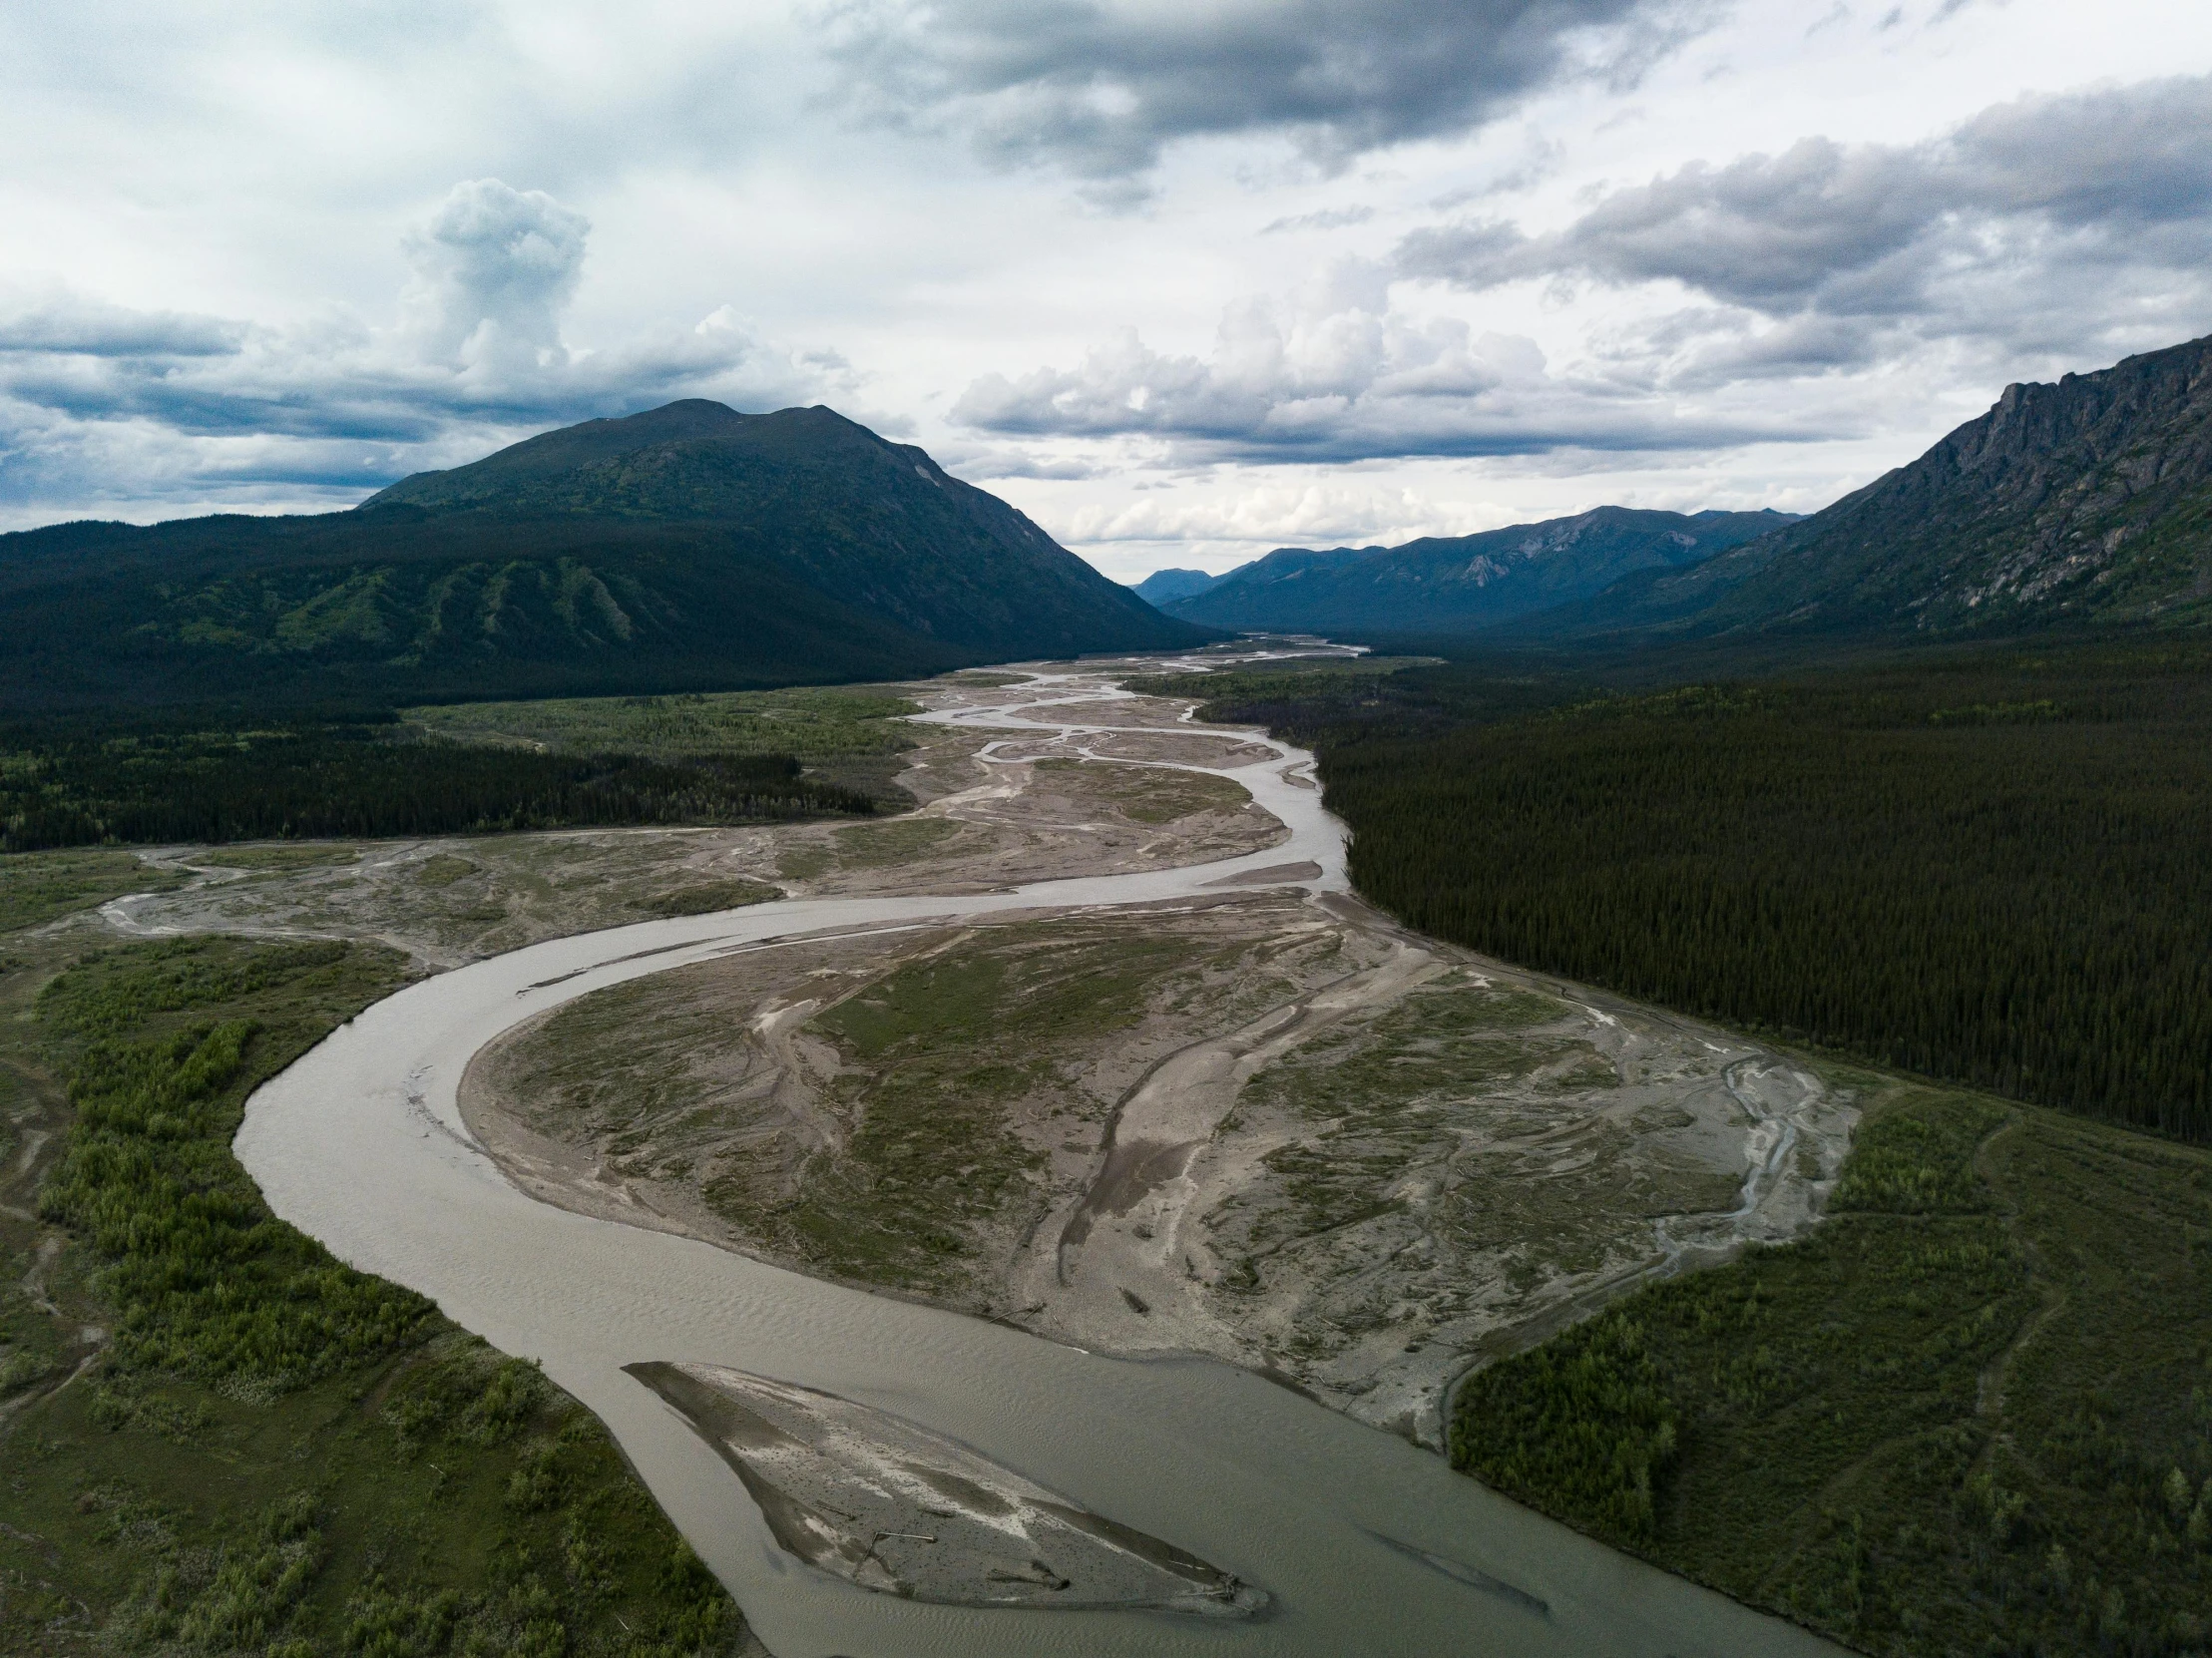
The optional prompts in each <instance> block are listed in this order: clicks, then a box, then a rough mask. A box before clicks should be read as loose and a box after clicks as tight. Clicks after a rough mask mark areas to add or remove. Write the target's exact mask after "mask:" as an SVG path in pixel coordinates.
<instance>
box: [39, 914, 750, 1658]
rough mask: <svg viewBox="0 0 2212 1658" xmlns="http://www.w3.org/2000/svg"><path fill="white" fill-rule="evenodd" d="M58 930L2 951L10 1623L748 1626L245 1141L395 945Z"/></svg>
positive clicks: (496, 1649)
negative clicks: (262, 1187)
mask: <svg viewBox="0 0 2212 1658" xmlns="http://www.w3.org/2000/svg"><path fill="white" fill-rule="evenodd" d="M54 948H57V947H52V946H49V947H47V950H48V952H49V954H46V955H41V954H40V952H39V951H37V950H27V951H25V953H24V954H22V955H19V956H17V957H15V958H13V959H12V961H11V971H9V972H8V973H7V975H6V977H5V979H0V1016H4V1017H0V1091H4V1094H5V1097H4V1098H0V1104H5V1105H6V1107H7V1111H6V1120H7V1122H8V1125H9V1133H10V1140H11V1143H10V1144H9V1145H8V1147H7V1148H6V1151H7V1160H6V1163H5V1165H4V1166H5V1168H6V1169H7V1170H8V1171H9V1172H8V1175H7V1183H8V1186H9V1189H8V1190H7V1192H6V1193H5V1194H4V1195H5V1199H6V1201H5V1205H4V1207H0V1236H4V1241H5V1247H6V1250H7V1254H8V1257H9V1260H10V1263H11V1269H12V1270H11V1271H10V1272H9V1275H8V1277H9V1288H8V1290H7V1292H6V1295H5V1299H4V1301H0V1320H4V1330H0V1342H4V1344H5V1345H4V1346H0V1411H4V1412H5V1413H6V1414H5V1417H4V1418H0V1480H4V1481H5V1487H6V1490H7V1493H8V1495H7V1503H6V1508H7V1524H6V1525H5V1526H4V1527H0V1649H4V1650H6V1651H9V1652H26V1653H33V1652H48V1651H51V1652H80V1651H83V1650H86V1648H87V1647H88V1646H98V1647H100V1648H102V1649H104V1650H110V1651H116V1652H122V1653H149V1654H151V1653H164V1654H170V1653H176V1654H245V1653H251V1654H264V1655H269V1658H276V1655H284V1658H295V1655H296V1658H305V1655H308V1654H324V1653H360V1654H375V1655H378V1658H404V1655H414V1654H425V1655H428V1654H449V1653H450V1654H492V1653H499V1654H509V1653H530V1654H548V1655H551V1654H564V1653H620V1654H630V1655H634V1658H647V1655H653V1658H674V1655H677V1654H693V1653H701V1652H714V1653H719V1652H728V1651H734V1650H735V1649H736V1647H737V1645H738V1643H739V1642H740V1640H741V1639H742V1627H741V1624H740V1621H739V1619H738V1617H737V1613H736V1610H735V1608H734V1607H733V1606H732V1605H731V1604H730V1603H729V1601H728V1599H727V1596H726V1595H725V1594H724V1593H723V1591H722V1590H721V1589H720V1587H719V1585H718V1584H716V1583H715V1582H714V1581H713V1579H712V1578H711V1577H710V1576H709V1575H708V1574H707V1573H706V1572H705V1571H704V1569H703V1568H702V1567H701V1566H699V1564H698V1563H697V1562H696V1560H695V1559H693V1558H692V1556H691V1555H690V1553H689V1551H688V1550H687V1549H686V1548H685V1547H684V1545H683V1544H682V1542H681V1540H680V1539H679V1538H678V1537H677V1536H676V1535H675V1533H674V1531H673V1530H672V1528H671V1527H670V1526H669V1525H668V1524H667V1522H666V1521H665V1519H664V1517H663V1516H662V1515H661V1513H660V1511H659V1510H658V1508H656V1507H655V1505H654V1504H653V1502H652V1499H651V1498H650V1496H649V1495H648V1494H647V1493H646V1492H645V1490H644V1489H643V1487H642V1486H641V1485H639V1483H638V1482H637V1480H636V1478H635V1477H634V1476H633V1475H632V1474H631V1473H630V1471H629V1469H628V1467H627V1465H626V1464H625V1463H624V1461H623V1460H622V1457H621V1455H620V1453H619V1452H618V1451H616V1449H615V1447H614V1445H613V1443H612V1442H611V1441H610V1440H609V1439H608V1437H607V1435H606V1434H605V1432H604V1431H603V1430H602V1429H601V1428H600V1427H599V1425H598V1423H597V1422H596V1421H595V1420H594V1419H593V1418H592V1417H591V1416H590V1415H589V1414H588V1413H586V1412H585V1411H584V1410H583V1409H582V1408H581V1407H579V1406H578V1405H576V1404H575V1402H574V1401H572V1400H570V1399H569V1398H568V1397H567V1396H566V1395H563V1394H561V1393H560V1392H559V1391H558V1390H556V1389H554V1388H552V1387H551V1386H550V1385H549V1384H547V1383H546V1382H545V1381H544V1379H543V1378H542V1377H541V1376H540V1375H539V1374H538V1372H537V1371H536V1369H535V1368H534V1367H532V1366H530V1365H528V1364H526V1363H523V1362H520V1361H516V1360H510V1359H504V1358H502V1357H501V1356H499V1355H498V1354H496V1353H494V1352H492V1351H491V1350H490V1349H488V1348H486V1347H485V1346H484V1345H483V1344H482V1343H480V1342H478V1341H476V1340H475V1339H474V1338H473V1337H470V1336H468V1335H467V1334H465V1333H464V1332H461V1331H459V1330H457V1329H455V1328H454V1327H452V1326H451V1325H449V1324H447V1323H446V1322H445V1321H444V1320H443V1319H442V1318H440V1317H439V1315H438V1314H437V1312H436V1310H435V1309H434V1308H433V1307H431V1306H430V1305H429V1304H428V1303H427V1302H425V1301H423V1300H422V1299H421V1298H420V1297H417V1296H415V1295H414V1294H412V1293H411V1292H409V1291H406V1290H402V1289H400V1288H398V1287H397V1286H395V1285H392V1284H388V1283H385V1282H383V1281H381V1280H378V1279H373V1278H369V1277H366V1276H364V1275H362V1274H359V1273H355V1272H353V1271H351V1270H350V1269H348V1268H346V1267H344V1266H342V1265H341V1264H339V1263H338V1262H336V1261H335V1260H333V1259H332V1258H331V1257H330V1256H329V1255H328V1254H327V1253H325V1252H324V1251H323V1250H322V1249H321V1248H320V1246H319V1245H317V1244H315V1243H314V1242H313V1241H312V1240H310V1239H307V1238H305V1237H303V1236H302V1235H301V1234H299V1233H298V1232H296V1231H294V1230H293V1229H292V1228H290V1227H288V1226H286V1225H284V1224H283V1223H282V1222H280V1221H278V1220H276V1219H275V1218H274V1217H273V1216H271V1215H270V1214H269V1213H268V1211H267V1209H266V1207H265V1206H264V1205H263V1204H262V1203H261V1200H260V1197H259V1194H258V1192H257V1191H256V1190H255V1188H254V1187H253V1185H252V1183H251V1181H250V1180H249V1179H248V1178H247V1177H246V1175H245V1173H244V1171H243V1170H242V1169H241V1168H239V1166H238V1165H237V1163H236V1161H235V1159H234V1158H232V1157H231V1155H230V1152H229V1142H230V1137H231V1135H232V1133H233V1132H234V1130H235V1126H236V1123H237V1118H238V1113H239V1109H240V1106H241V1104H242V1102H243V1100H244V1097H245V1095H246V1094H247V1092H249V1091H250V1089H251V1088H252V1086H253V1085H254V1084H255V1083H257V1082H258V1081H259V1080H260V1079H261V1078H262V1077H264V1076H266V1075H268V1074H270V1073H271V1072H273V1071H274V1070H276V1069H278V1068H280V1067H281V1066H282V1065H283V1064H285V1063H286V1062H288V1061H289V1060H290V1059H291V1058H292V1057H293V1056H295V1055H296V1054H297V1053H299V1052H300V1051H302V1050H303V1049H304V1048H305V1047H307V1046H308V1045H310V1044H311V1043H312V1042H313V1041H315V1040H316V1039H318V1038H319V1037H320V1036H322V1035H323V1034H324V1033H325V1032H327V1031H328V1030H329V1029H330V1028H331V1027H332V1026H334V1025H335V1024H336V1023H338V1022H339V1021H340V1020H343V1019H345V1018H349V1017H350V1016H351V1015H352V1014H353V1013H355V1012H357V1011H358V1010H359V1009H360V1008H362V1007H363V1006H366V1005H367V1004H368V1003H370V1002H372V1001H374V1000H376V999H378V998H379V997H381V996H383V995H385V994H388V993H389V991H390V990H391V989H393V988H394V987H395V986H396V985H397V984H398V983H399V980H400V975H401V971H402V967H403V963H402V961H401V959H400V958H398V957H397V956H396V955H394V954H392V953H389V952H385V951H382V950H378V949H374V948H365V947H358V946H347V945H335V944H309V945H267V944H252V943H245V942H242V941H235V940H221V939H185V940H176V941H167V942H163V943H159V944H153V945H143V946H134V947H130V948H127V949H118V950H113V951H107V952H100V953H95V954H92V955H88V956H85V957H83V958H81V959H78V960H76V961H74V962H67V961H58V960H55V959H54V958H53V957H52V955H51V954H50V952H51V951H52V950H53V949H54ZM57 969H59V971H56V970H57ZM34 1193H35V1195H34ZM33 1201H35V1203H36V1206H37V1207H36V1213H35V1215H34V1213H33V1211H32V1209H31V1203H32V1202H33Z"/></svg>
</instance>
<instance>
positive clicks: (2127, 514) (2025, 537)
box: [1527, 338, 2212, 638]
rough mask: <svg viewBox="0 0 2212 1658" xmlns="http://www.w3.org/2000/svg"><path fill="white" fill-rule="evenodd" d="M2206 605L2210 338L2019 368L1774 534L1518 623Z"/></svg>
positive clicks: (2102, 616) (1833, 625)
mask: <svg viewBox="0 0 2212 1658" xmlns="http://www.w3.org/2000/svg"><path fill="white" fill-rule="evenodd" d="M2207 621H2212V338H2207V339H2200V340H2193V341H2191V342H2189V343H2188V344H2186V345H2177V346H2173V347H2171V348H2169V349H2167V350H2164V351H2152V352H2147V353H2145V354H2144V355H2142V356H2138V357H2129V358H2128V359H2127V360H2126V361H2124V362H2121V363H2119V364H2116V365H2115V366H2113V367H2111V368H2108V369H2103V370H2100V371H2099V372H2097V373H2094V374H2069V375H2067V376H2066V377H2065V378H2064V379H2062V380H2060V381H2059V382H2058V383H2057V384H2055V385H2013V386H2007V387H2006V388H2005V389H2004V394H2003V396H2002V397H2000V398H1999V399H1998V400H1997V402H1996V403H1995V404H1994V406H1992V407H1991V410H1990V411H1989V413H1987V414H1985V415H1983V416H1982V417H1981V418H1979V419H1977V420H1971V421H1969V422H1967V424H1966V425H1964V426H1961V427H1960V428H1959V429H1958V430H1957V431H1955V432H1953V433H1951V435H1950V436H1948V437H1946V438H1945V439H1944V440H1943V441H1942V442H1941V443H1939V444H1937V445H1936V446H1935V447H1934V448H1933V449H1931V450H1929V451H1928V453H1927V454H1925V455H1923V456H1921V457H1920V459H1918V460H1917V461H1914V462H1912V463H1911V464H1910V465H1908V466H1902V467H1899V468H1898V469H1897V470H1896V471H1895V472H1892V473H1889V474H1887V475H1886V476H1884V477H1882V478H1879V479H1877V480H1876V481H1875V482H1874V483H1872V484H1869V485H1868V486H1867V487H1866V488H1865V489H1862V490H1860V491H1858V492H1857V493H1856V494H1853V495H1848V496H1846V497H1845V498H1844V499H1843V500H1841V501H1839V502H1837V503H1836V504H1835V505H1834V506H1832V507H1830V508H1828V509H1827V510H1825V511H1823V512H1820V513H1816V514H1814V515H1813V516H1812V517H1810V518H1808V519H1805V520H1803V521H1802V522H1800V523H1798V524H1795V525H1792V526H1791V527H1790V528H1788V529H1786V530H1784V531H1782V532H1780V533H1779V534H1777V535H1774V536H1770V537H1767V538H1764V539H1762V540H1760V541H1758V542H1755V543H1752V544H1751V545H1749V546H1746V547H1743V548H1740V549H1737V550H1735V551H1733V552H1730V553H1726V554H1723V555H1722V556H1721V557H1719V558H1716V559H1713V560H1711V561H1710V562H1708V563H1706V564H1703V565H1700V566H1699V567H1697V568H1696V569H1695V570H1690V571H1682V572H1651V573H1645V574H1639V575H1637V576H1634V577H1630V578H1629V579H1627V580H1626V581H1623V582H1622V583H1620V584H1619V585H1617V586H1616V587H1614V588H1613V589H1612V590H1610V591H1609V592H1607V593H1605V594H1604V595H1602V596H1600V597H1599V598H1598V599H1597V600H1596V601H1594V602H1592V603H1591V604H1589V605H1587V606H1585V607H1579V608H1568V609H1562V610H1560V611H1557V612H1554V613H1552V614H1550V615H1548V616H1547V617H1544V618H1542V619H1540V620H1538V621H1537V622H1533V623H1532V624H1531V625H1530V627H1529V628H1528V629H1527V630H1528V631H1530V632H1531V633H1535V634H1545V633H1548V634H1551V635H1554V636H1559V635H1564V636H1570V637H1571V636H1577V635H1579V636H1590V635H1595V634H1601V633H1631V634H1643V635H1648V636H1651V637H1655V638H1663V637H1666V636H1669V635H1687V636H1699V635H1704V636H1711V635H1717V634H1725V633H1733V632H1742V631H1763V630H1774V629H1779V628H1792V629H1799V630H1814V631H1835V632H1849V631H1869V632H1885V631H1898V632H1914V633H1922V634H1930V633H1933V634H1951V633H1964V632H1969V631H1972V630H1977V629H1989V630H2013V629H2017V628H2020V627H2033V626H2041V625H2046V624H2050V623H2054V622H2091V623H2137V624H2140V623H2152V624H2158V625H2190V624H2201V623H2203V622H2207Z"/></svg>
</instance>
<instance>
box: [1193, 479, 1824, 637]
mask: <svg viewBox="0 0 2212 1658" xmlns="http://www.w3.org/2000/svg"><path fill="white" fill-rule="evenodd" d="M1790 522H1791V519H1790V518H1789V516H1788V515H1786V514H1783V513H1775V512H1765V513H1719V512H1705V513H1695V514H1690V515H1684V514H1681V513H1657V512H1639V511H1636V510H1634V509H1632V508H1627V507H1599V508H1596V509H1595V510H1593V511H1591V512H1586V513H1580V514H1577V515H1576V516H1574V517H1572V518H1559V519H1550V520H1548V521H1546V522H1545V523H1542V524H1517V525H1514V526H1512V527H1510V528H1508V529H1504V530H1490V531H1486V532H1484V533H1483V534H1481V535H1475V536H1450V537H1428V538H1424V539H1423V540H1420V541H1413V542H1408V543H1406V544H1405V545H1404V546H1402V547H1389V548H1384V547H1360V548H1352V547H1339V548H1332V549H1329V550H1327V551H1325V552H1314V551H1309V550H1307V549H1305V548H1288V547H1286V548H1282V549H1279V550H1277V551H1276V552H1273V553H1270V554H1268V555H1267V556H1266V557H1265V558H1264V559H1259V560H1255V561H1254V562H1253V563H1251V564H1248V565H1246V566H1244V567H1243V568H1242V569H1240V570H1237V571H1233V572H1231V573H1230V574H1229V575H1228V576H1226V577H1224V578H1223V579H1222V580H1221V581H1220V582H1219V583H1217V584H1216V585H1214V586H1212V587H1210V588H1208V589H1206V590H1205V591H1204V592H1203V593H1200V594H1196V595H1193V596H1192V597H1190V598H1187V599H1180V600H1171V601H1168V602H1167V603H1165V604H1164V605H1163V606H1162V607H1161V608H1162V609H1163V610H1165V611H1166V612H1167V614H1168V615H1169V616H1174V617H1180V618H1182V619H1184V620H1185V621H1189V622H1203V623H1206V624H1209V625H1212V626H1216V627H1243V628H1277V629H1283V630H1288V631H1293V632H1309V631H1310V632H1327V631H1331V630H1336V631H1344V630H1357V629H1362V628H1372V629H1388V630H1392V631H1405V632H1430V633H1442V632H1460V631H1471V630H1474V629H1478V628H1485V627H1492V626H1496V625H1498V624H1500V623H1503V622H1511V621H1513V620H1514V619H1515V618H1518V617H1522V616H1527V615H1529V614H1531V613H1533V612H1539V611H1543V610H1546V609H1548V608H1549V607H1551V606H1555V605H1560V604H1564V603H1566V602H1569V601H1572V600H1576V599H1581V598H1585V597H1587V596H1589V595H1592V594H1595V593H1597V592H1599V591H1600V590H1602V589H1604V588H1605V587H1607V586H1608V585H1610V584H1611V583H1613V582H1615V581H1617V580H1619V579H1620V578H1621V577H1622V576H1625V575H1627V574H1629V573H1631V572H1634V571H1640V570H1673V569H1676V568H1679V567H1681V566H1685V565H1692V564H1697V563H1700V562H1702V561H1704V560H1707V559H1710V558H1712V557H1713V556H1714V555H1715V554H1716V553H1719V552H1721V551H1722V550H1724V549H1726V548H1731V547H1735V546H1738V545H1740V544H1741V543H1744V542H1747V541H1749V540H1751V539H1752V538H1754V537H1758V536H1764V535H1766V534H1767V533H1768V532H1769V531H1772V530H1776V529H1779V528H1781V527H1782V526H1784V525H1786V524H1789V523H1790Z"/></svg>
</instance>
